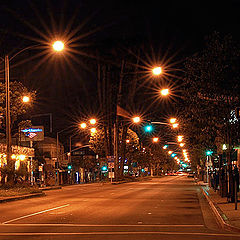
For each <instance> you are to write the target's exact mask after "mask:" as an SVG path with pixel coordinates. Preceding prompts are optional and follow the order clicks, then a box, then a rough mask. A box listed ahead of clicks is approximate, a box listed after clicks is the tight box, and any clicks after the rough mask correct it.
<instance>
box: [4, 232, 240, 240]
mask: <svg viewBox="0 0 240 240" xmlns="http://www.w3.org/2000/svg"><path fill="white" fill-rule="evenodd" d="M130 234H131V235H139V234H154V235H156V234H158V235H195V236H219V237H235V239H236V237H238V239H240V235H239V234H237V233H236V234H233V233H229V234H228V233H201V232H143V231H141V232H66V233H63V232H48V233H47V232H39V233H37V232H35V233H0V236H48V235H49V236H54V235H55V236H56V235H59V236H61V235H62V236H64V235H130Z"/></svg>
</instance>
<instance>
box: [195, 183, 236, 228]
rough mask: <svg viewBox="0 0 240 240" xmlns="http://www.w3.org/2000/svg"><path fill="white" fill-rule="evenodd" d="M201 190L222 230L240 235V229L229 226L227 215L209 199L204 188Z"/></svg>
mask: <svg viewBox="0 0 240 240" xmlns="http://www.w3.org/2000/svg"><path fill="white" fill-rule="evenodd" d="M198 185H199V186H201V185H200V184H198ZM201 190H202V193H203V195H204V196H205V198H206V199H207V201H208V204H209V205H210V207H211V209H212V211H213V213H214V215H215V217H216V219H217V221H218V223H219V225H220V226H221V228H222V229H224V230H226V231H233V232H238V233H240V228H238V227H235V226H233V225H231V224H229V223H228V222H227V221H228V220H227V217H226V216H225V214H224V213H223V212H222V210H221V209H220V208H219V207H218V206H217V204H216V203H215V202H214V201H213V200H212V199H211V198H210V197H209V195H208V193H207V192H206V191H205V190H204V189H203V187H202V186H201Z"/></svg>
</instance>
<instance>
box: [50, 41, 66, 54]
mask: <svg viewBox="0 0 240 240" xmlns="http://www.w3.org/2000/svg"><path fill="white" fill-rule="evenodd" d="M52 47H53V49H54V51H56V52H61V51H62V50H63V49H64V43H63V42H62V41H55V42H54V43H53V45H52Z"/></svg>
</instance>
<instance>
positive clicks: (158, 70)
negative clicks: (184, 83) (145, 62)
mask: <svg viewBox="0 0 240 240" xmlns="http://www.w3.org/2000/svg"><path fill="white" fill-rule="evenodd" d="M152 73H153V75H155V76H159V75H160V74H161V73H162V68H161V67H155V68H153V69H152Z"/></svg>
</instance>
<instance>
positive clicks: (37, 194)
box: [0, 193, 46, 203]
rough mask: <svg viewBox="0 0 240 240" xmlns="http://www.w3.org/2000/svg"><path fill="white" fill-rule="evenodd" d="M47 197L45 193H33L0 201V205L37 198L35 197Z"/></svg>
mask: <svg viewBox="0 0 240 240" xmlns="http://www.w3.org/2000/svg"><path fill="white" fill-rule="evenodd" d="M45 195H46V194H45V193H33V194H27V195H22V196H17V197H9V198H5V199H0V203H5V202H12V201H17V200H23V199H28V198H35V197H44V196H45Z"/></svg>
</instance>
